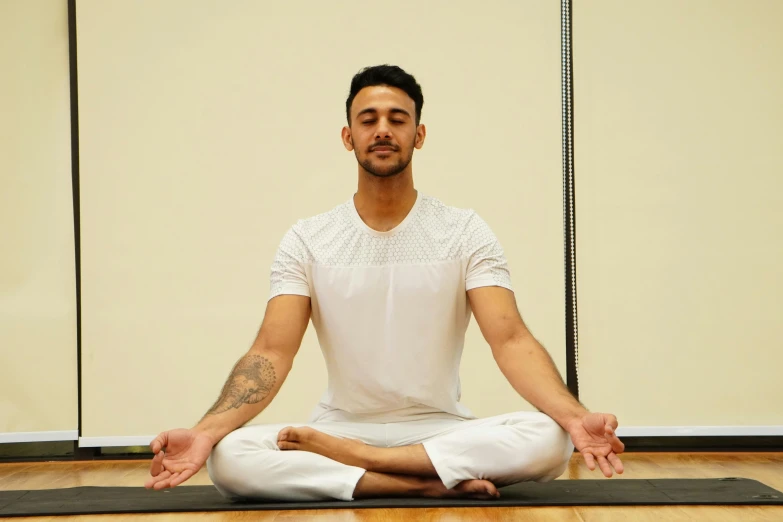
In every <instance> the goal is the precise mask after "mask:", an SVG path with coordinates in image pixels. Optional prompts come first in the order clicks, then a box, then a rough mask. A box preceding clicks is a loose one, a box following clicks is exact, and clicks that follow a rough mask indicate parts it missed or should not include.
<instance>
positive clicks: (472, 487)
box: [438, 479, 500, 500]
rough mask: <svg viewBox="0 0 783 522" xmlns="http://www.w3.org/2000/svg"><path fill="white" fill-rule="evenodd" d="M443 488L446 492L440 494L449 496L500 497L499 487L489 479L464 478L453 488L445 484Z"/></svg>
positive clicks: (489, 498)
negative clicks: (447, 487) (448, 487)
mask: <svg viewBox="0 0 783 522" xmlns="http://www.w3.org/2000/svg"><path fill="white" fill-rule="evenodd" d="M441 484H442V483H441ZM443 489H444V491H445V492H443V493H441V494H440V495H438V496H440V497H449V498H455V497H457V498H475V499H481V500H491V499H493V498H500V492H498V488H496V487H495V485H494V484H493V483H492V482H490V481H488V480H478V479H476V480H463V481H462V482H460V483H459V484H457V485H456V486H454V487H453V488H452V489H446V487H445V486H443Z"/></svg>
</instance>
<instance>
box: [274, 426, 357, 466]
mask: <svg viewBox="0 0 783 522" xmlns="http://www.w3.org/2000/svg"><path fill="white" fill-rule="evenodd" d="M277 447H278V448H280V449H281V450H300V451H309V452H311V453H318V454H319V455H323V456H324V457H328V458H330V459H332V460H335V461H337V462H341V463H342V464H347V465H349V466H357V467H359V468H364V469H367V467H368V464H369V462H368V458H369V454H368V449H370V448H369V446H367V445H366V444H365V443H364V442H362V441H360V440H356V439H338V438H337V437H332V436H331V435H327V434H326V433H323V432H320V431H318V430H314V429H313V428H308V427H301V428H292V427H290V426H289V427H288V428H283V429H282V430H280V433H278V435H277Z"/></svg>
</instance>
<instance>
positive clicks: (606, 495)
mask: <svg viewBox="0 0 783 522" xmlns="http://www.w3.org/2000/svg"><path fill="white" fill-rule="evenodd" d="M500 494H501V497H500V498H499V499H497V500H463V499H431V498H379V499H365V500H354V501H352V502H345V501H340V500H332V501H318V502H256V501H254V502H231V501H229V500H226V499H224V498H223V497H222V496H221V495H220V493H218V492H217V490H216V489H215V488H214V487H212V486H178V487H176V488H173V489H169V490H163V491H152V490H147V489H144V488H141V487H138V488H135V487H134V488H131V487H123V488H115V487H78V488H63V489H46V490H31V491H22V490H20V491H0V516H4V517H12V516H33V515H85V514H108V513H160V512H178V511H179V512H181V511H245V510H256V509H280V510H284V509H332V508H351V509H360V508H380V507H384V508H395V507H400V508H401V507H476V506H595V505H603V506H608V505H614V506H628V505H666V504H670V505H671V504H690V505H694V504H723V505H726V504H777V505H783V493H781V492H780V491H777V490H774V489H772V488H770V487H768V486H765V485H764V484H762V483H760V482H757V481H755V480H750V479H743V478H733V477H732V478H724V479H650V480H643V479H614V480H554V481H552V482H547V483H543V484H541V483H537V482H523V483H521V484H515V485H513V486H508V487H505V488H502V489H501V490H500Z"/></svg>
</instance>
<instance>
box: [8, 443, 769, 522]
mask: <svg viewBox="0 0 783 522" xmlns="http://www.w3.org/2000/svg"><path fill="white" fill-rule="evenodd" d="M623 457H624V458H623V461H624V463H625V468H626V471H625V473H624V474H623V475H622V476H621V477H620V478H612V479H609V480H623V479H632V478H720V477H745V478H752V479H756V480H759V481H761V482H763V483H765V484H767V485H768V486H771V487H773V488H775V489H778V490H781V491H783V453H626V454H625V455H623ZM147 473H148V462H145V461H97V462H46V463H7V464H0V490H10V489H46V488H65V487H74V486H142V485H143V483H144V480H145V478H146V476H147ZM601 477H602V476H601V475H599V472H597V471H596V472H591V471H589V470H588V469H587V468H586V467H585V465H584V462H583V461H582V458H581V456H579V455H575V456H574V458H572V459H571V464H570V465H569V469H568V472H567V473H566V474H564V475H563V476H562V477H560V478H562V479H586V478H593V479H598V478H601ZM187 484H192V485H203V484H210V481H209V477H208V476H207V474H206V470H204V469H202V470H201V471H200V472H199V473H198V474H197V475H196V476H195V477H193V478H192V479H191V480H189V481H188V482H187ZM179 487H187V486H184V485H183V486H179ZM0 520H16V521H25V522H27V521H29V522H40V521H44V520H46V521H51V522H70V521H73V520H88V521H90V522H98V521H107V522H108V521H111V522H114V521H129V520H133V521H150V522H152V521H164V520H165V521H177V522H184V521H191V520H192V521H198V522H201V521H218V520H220V521H238V520H261V521H272V520H275V521H282V522H295V521H300V520H301V521H328V522H337V521H340V522H349V521H350V522H365V521H405V522H415V521H443V522H459V521H468V520H470V521H474V520H492V521H502V522H506V521H550V522H554V521H557V522H560V521H569V522H570V521H575V522H577V521H578V522H598V521H601V522H604V521H640V522H642V521H655V522H668V521H680V520H698V521H723V520H742V521H757V520H758V521H766V520H769V521H783V506H749V507H744V506H671V507H644V506H642V507H576V508H572V507H551V508H550V507H543V508H539V507H534V508H439V509H429V508H422V509H337V510H306V511H236V512H222V513H177V514H167V513H162V514H152V515H126V516H123V515H92V516H78V517H76V516H72V517H64V516H63V517H29V518H15V519H11V518H2V519H0Z"/></svg>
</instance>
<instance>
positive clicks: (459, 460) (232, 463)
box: [207, 412, 574, 501]
mask: <svg viewBox="0 0 783 522" xmlns="http://www.w3.org/2000/svg"><path fill="white" fill-rule="evenodd" d="M286 426H310V427H312V428H314V429H316V430H318V431H321V432H323V433H326V434H328V435H333V436H335V437H340V438H351V439H359V440H361V441H362V442H364V443H366V444H369V445H372V446H376V447H381V448H392V447H399V446H409V445H413V444H419V443H423V445H424V449H425V451H426V452H427V455H428V456H429V458H430V460H431V461H432V465H433V466H434V467H435V471H437V473H438V476H439V477H440V479H441V480H442V481H443V484H444V485H445V486H446V487H447V488H453V487H454V486H456V485H457V484H459V483H460V482H462V481H463V480H469V479H486V480H489V481H490V482H492V483H494V484H495V485H496V486H498V487H501V486H506V485H509V484H514V483H516V482H523V481H529V480H534V481H538V482H547V481H549V480H552V479H555V478H557V477H559V476H560V475H561V474H562V473H563V472H564V471H565V469H566V467H567V465H568V461H569V459H570V457H571V454H572V453H573V451H574V446H573V444H572V443H571V439H570V437H569V435H568V433H567V432H566V431H565V430H563V429H562V428H561V427H560V426H559V425H558V424H557V423H556V422H555V421H553V420H552V419H551V418H550V417H549V416H547V415H545V414H543V413H539V412H518V413H509V414H506V415H499V416H496V417H489V418H486V419H475V420H468V421H466V420H459V419H454V420H452V419H439V420H414V421H407V422H397V423H392V424H369V423H357V422H316V423H313V424H275V425H255V426H245V427H243V428H239V429H237V430H235V431H233V432H231V433H229V434H228V435H227V436H226V437H225V438H223V440H221V441H220V442H219V443H218V444H217V445H216V446H215V448H214V449H213V450H212V454H211V455H210V457H209V459H208V460H207V470H208V471H209V476H210V478H211V479H212V482H213V483H214V484H215V487H217V489H218V491H220V493H221V494H222V495H224V496H225V497H227V498H232V499H241V498H256V499H268V500H290V501H308V500H325V499H340V500H353V491H354V489H355V488H356V483H357V482H359V479H360V478H361V477H362V475H364V473H365V470H364V469H362V468H358V467H355V466H347V465H345V464H341V463H339V462H335V461H333V460H331V459H329V458H327V457H324V456H322V455H318V454H316V453H310V452H307V451H292V450H288V451H282V450H280V449H279V448H278V447H277V435H278V433H279V432H280V430H282V429H283V428H284V427H286Z"/></svg>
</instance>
